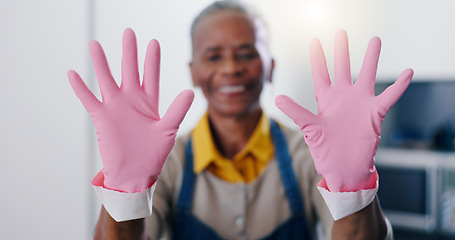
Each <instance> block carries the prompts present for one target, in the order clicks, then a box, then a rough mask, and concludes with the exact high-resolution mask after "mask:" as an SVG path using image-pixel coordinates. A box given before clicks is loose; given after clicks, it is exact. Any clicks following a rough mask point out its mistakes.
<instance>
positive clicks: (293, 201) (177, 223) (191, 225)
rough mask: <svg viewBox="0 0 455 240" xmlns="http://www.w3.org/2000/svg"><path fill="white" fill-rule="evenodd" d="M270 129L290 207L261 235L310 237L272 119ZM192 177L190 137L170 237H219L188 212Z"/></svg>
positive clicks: (284, 148)
mask: <svg viewBox="0 0 455 240" xmlns="http://www.w3.org/2000/svg"><path fill="white" fill-rule="evenodd" d="M271 133H272V140H273V145H274V147H275V155H276V159H277V161H278V167H279V170H280V175H281V179H282V181H283V184H284V188H285V191H286V195H287V198H288V200H289V205H290V207H291V217H290V218H289V219H288V220H286V221H285V222H284V223H282V224H281V225H280V226H278V227H277V228H276V229H275V230H274V231H273V232H272V233H271V234H269V235H268V236H266V237H264V238H263V239H264V240H265V239H267V240H268V239H286V240H287V239H305V240H309V239H311V234H310V231H309V228H308V223H307V220H306V217H305V211H304V209H303V199H302V197H301V196H302V195H301V194H300V188H299V185H298V184H297V180H296V178H295V175H294V171H293V170H292V164H291V158H290V156H289V152H288V149H287V144H286V139H285V138H284V135H283V133H282V132H281V130H280V127H279V126H278V125H277V124H276V122H274V121H271ZM195 178H196V175H195V173H194V171H193V151H192V147H191V138H190V140H189V141H188V144H187V146H186V149H185V163H184V170H183V179H182V186H181V190H180V195H179V199H178V203H177V211H176V215H175V216H174V223H173V230H172V236H173V239H222V238H221V237H220V236H218V235H217V233H216V232H215V231H214V230H212V229H211V228H210V227H209V226H207V225H206V224H204V223H203V222H201V221H200V220H199V219H197V218H196V217H195V216H194V215H193V214H192V213H191V206H192V201H193V190H194V182H195Z"/></svg>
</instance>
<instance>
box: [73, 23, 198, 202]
mask: <svg viewBox="0 0 455 240" xmlns="http://www.w3.org/2000/svg"><path fill="white" fill-rule="evenodd" d="M90 55H91V57H92V61H93V65H94V68H95V73H96V77H97V80H98V84H99V86H100V90H101V95H102V99H103V101H102V102H100V101H99V100H98V99H97V98H96V97H95V96H94V95H93V93H92V92H91V91H90V89H89V88H88V87H87V86H86V85H85V84H84V82H83V81H82V79H81V77H80V76H79V75H78V74H77V73H76V72H75V71H73V70H70V71H68V78H69V81H70V84H71V87H72V88H73V90H74V92H75V93H76V95H77V97H78V98H79V99H80V100H81V102H82V104H83V105H84V107H85V108H86V109H87V111H88V112H89V113H90V115H92V117H93V123H94V124H95V128H96V134H97V137H98V146H99V150H100V154H101V158H102V161H103V170H102V173H103V174H104V187H106V188H109V189H112V190H117V191H122V192H130V193H131V192H140V191H144V190H146V189H147V188H148V187H149V186H150V185H151V184H153V183H154V182H155V181H156V180H157V178H158V176H159V175H160V173H161V170H162V168H163V165H164V162H165V161H166V158H167V157H168V155H169V152H170V151H171V149H172V147H173V146H174V143H175V137H176V133H177V130H178V128H179V125H180V123H181V122H182V120H183V118H184V117H185V114H186V112H187V111H188V109H189V108H190V106H191V103H192V102H193V98H194V93H193V92H192V91H191V90H185V91H183V92H182V93H180V94H179V95H178V96H177V97H176V99H175V100H174V101H173V102H172V104H171V106H170V107H169V109H168V110H167V112H166V114H165V115H164V117H163V118H162V119H160V116H159V112H158V98H159V96H158V93H159V68H160V47H159V43H158V41H156V40H152V41H150V43H149V45H148V48H147V53H146V58H145V67H144V79H143V84H142V86H141V85H140V79H139V72H138V63H137V62H138V60H137V45H136V36H135V34H134V32H133V30H131V29H126V30H125V32H124V34H123V55H122V83H121V86H120V87H118V85H117V84H116V82H115V80H114V78H113V77H112V75H111V72H110V69H109V65H108V62H107V59H106V56H105V54H104V51H103V49H102V47H101V45H100V44H99V43H98V42H97V41H91V42H90Z"/></svg>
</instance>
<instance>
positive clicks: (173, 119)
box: [160, 90, 194, 131]
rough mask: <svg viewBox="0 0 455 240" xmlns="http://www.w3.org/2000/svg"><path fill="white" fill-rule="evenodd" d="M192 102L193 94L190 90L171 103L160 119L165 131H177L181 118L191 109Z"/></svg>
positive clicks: (183, 92)
mask: <svg viewBox="0 0 455 240" xmlns="http://www.w3.org/2000/svg"><path fill="white" fill-rule="evenodd" d="M193 100H194V92H193V91H192V90H184V91H182V92H181V93H180V94H179V95H177V97H176V98H175V99H174V101H172V103H171V106H169V109H168V110H167V111H166V113H165V114H164V116H163V118H162V119H161V121H160V122H161V124H163V125H164V128H166V129H173V130H175V131H177V129H178V128H179V125H180V123H182V121H183V118H185V115H186V113H187V112H188V110H189V109H190V107H191V104H192V103H193Z"/></svg>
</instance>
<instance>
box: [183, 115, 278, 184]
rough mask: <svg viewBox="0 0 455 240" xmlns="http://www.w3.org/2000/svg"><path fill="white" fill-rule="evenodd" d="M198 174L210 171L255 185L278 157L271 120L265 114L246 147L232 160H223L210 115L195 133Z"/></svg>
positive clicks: (226, 179)
mask: <svg viewBox="0 0 455 240" xmlns="http://www.w3.org/2000/svg"><path fill="white" fill-rule="evenodd" d="M191 137H192V142H193V155H194V172H195V173H200V172H202V171H203V170H205V169H207V170H208V171H210V172H211V173H212V174H214V175H215V176H217V177H219V178H221V179H223V180H225V181H228V182H245V183H247V182H251V181H253V180H254V179H256V177H257V176H259V174H260V173H261V172H262V170H264V168H265V167H266V166H267V164H268V163H269V161H270V159H271V158H272V156H273V154H274V147H273V142H272V138H271V135H270V122H269V119H268V118H267V117H266V116H265V115H264V114H262V116H261V119H260V120H259V123H258V125H257V126H256V129H255V130H254V132H253V134H252V135H251V137H250V139H249V140H248V142H247V144H246V145H245V147H244V148H243V149H242V150H241V151H240V152H239V153H237V154H236V155H235V156H234V157H233V158H232V159H227V158H225V157H223V156H222V155H221V154H220V152H219V151H218V149H217V148H216V146H215V143H214V141H213V138H212V134H211V133H210V125H209V119H208V115H207V113H206V114H205V115H204V116H203V117H202V119H201V120H200V121H199V123H198V125H197V126H196V128H194V130H193V131H192V133H191Z"/></svg>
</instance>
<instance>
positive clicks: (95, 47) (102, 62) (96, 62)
mask: <svg viewBox="0 0 455 240" xmlns="http://www.w3.org/2000/svg"><path fill="white" fill-rule="evenodd" d="M89 48H90V56H91V57H92V62H93V67H94V68H95V74H96V79H97V80H98V84H99V86H100V91H101V96H102V98H103V101H104V100H105V99H107V97H108V96H110V95H112V94H114V93H115V92H116V91H118V86H117V83H116V82H115V80H114V78H113V77H112V74H111V70H110V68H109V64H108V63H107V59H106V55H105V54H104V50H103V48H102V47H101V45H100V43H99V42H98V41H95V40H92V41H90V45H89Z"/></svg>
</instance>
